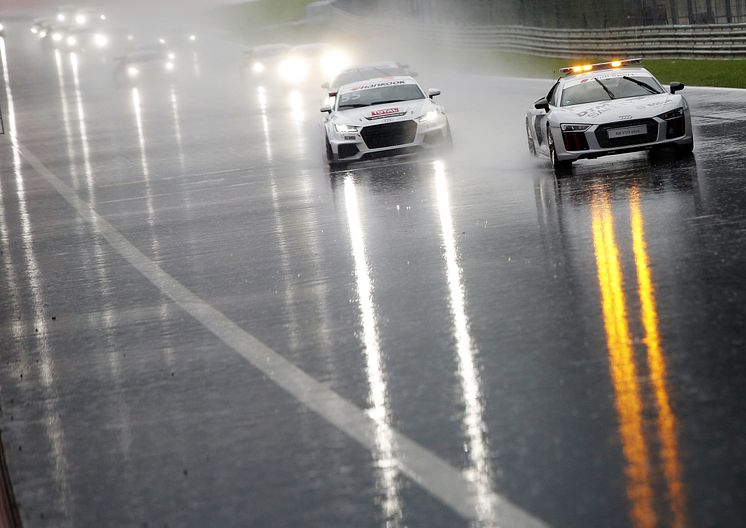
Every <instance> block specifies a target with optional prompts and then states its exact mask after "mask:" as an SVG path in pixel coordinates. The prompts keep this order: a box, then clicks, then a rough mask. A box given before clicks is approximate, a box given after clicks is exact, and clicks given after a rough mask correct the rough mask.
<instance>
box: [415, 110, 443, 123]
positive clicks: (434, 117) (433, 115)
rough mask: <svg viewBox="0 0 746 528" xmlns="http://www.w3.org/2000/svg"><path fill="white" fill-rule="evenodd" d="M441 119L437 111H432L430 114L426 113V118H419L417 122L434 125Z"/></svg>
mask: <svg viewBox="0 0 746 528" xmlns="http://www.w3.org/2000/svg"><path fill="white" fill-rule="evenodd" d="M439 117H440V112H438V111H437V110H430V111H429V112H428V113H426V114H425V115H424V116H422V117H421V118H419V119H418V120H417V121H419V122H420V123H434V122H435V121H437V120H438V118H439Z"/></svg>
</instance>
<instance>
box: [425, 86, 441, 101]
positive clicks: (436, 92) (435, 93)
mask: <svg viewBox="0 0 746 528" xmlns="http://www.w3.org/2000/svg"><path fill="white" fill-rule="evenodd" d="M440 93H441V92H440V90H438V89H437V88H430V89H429V90H428V91H427V96H428V97H429V98H430V99H433V98H434V97H437V96H439V95H440Z"/></svg>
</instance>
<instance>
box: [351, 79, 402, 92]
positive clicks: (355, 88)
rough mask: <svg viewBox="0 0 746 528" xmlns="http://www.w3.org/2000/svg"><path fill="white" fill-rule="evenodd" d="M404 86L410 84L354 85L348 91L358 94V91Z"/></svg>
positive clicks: (395, 82)
mask: <svg viewBox="0 0 746 528" xmlns="http://www.w3.org/2000/svg"><path fill="white" fill-rule="evenodd" d="M404 84H411V83H407V81H402V80H399V81H382V82H377V83H372V84H356V85H355V86H353V87H351V88H350V89H349V91H350V92H359V91H360V90H372V89H373V88H384V87H386V86H401V85H404Z"/></svg>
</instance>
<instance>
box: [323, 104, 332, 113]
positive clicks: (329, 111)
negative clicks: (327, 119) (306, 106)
mask: <svg viewBox="0 0 746 528" xmlns="http://www.w3.org/2000/svg"><path fill="white" fill-rule="evenodd" d="M321 113H322V114H331V113H332V107H331V106H329V105H324V106H322V107H321Z"/></svg>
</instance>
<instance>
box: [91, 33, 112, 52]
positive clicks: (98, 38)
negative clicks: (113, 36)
mask: <svg viewBox="0 0 746 528" xmlns="http://www.w3.org/2000/svg"><path fill="white" fill-rule="evenodd" d="M93 45H94V46H96V47H97V48H105V47H106V46H108V45H109V37H107V36H106V35H104V34H103V33H96V34H95V35H93Z"/></svg>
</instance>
